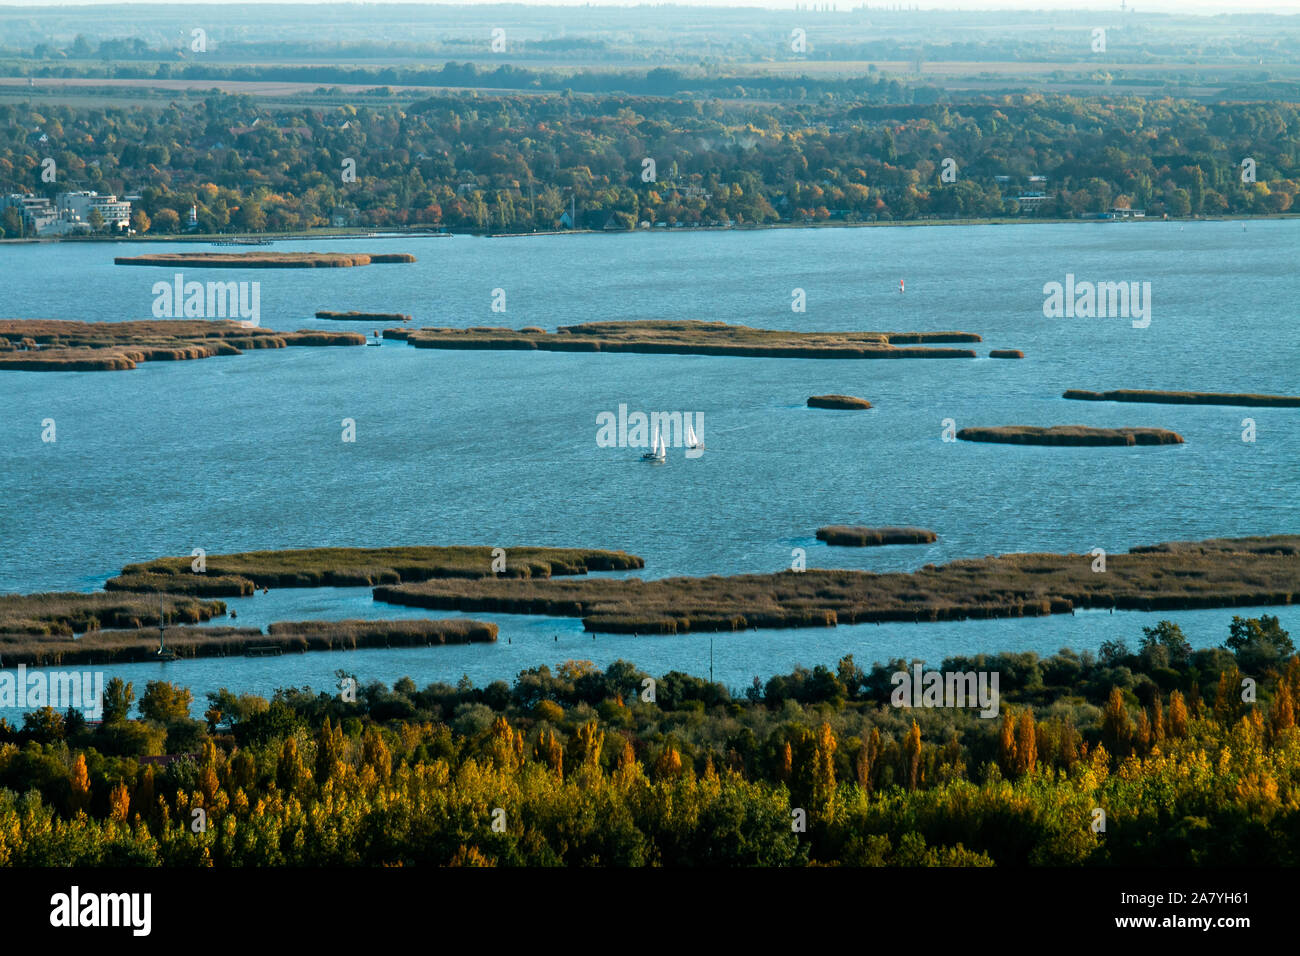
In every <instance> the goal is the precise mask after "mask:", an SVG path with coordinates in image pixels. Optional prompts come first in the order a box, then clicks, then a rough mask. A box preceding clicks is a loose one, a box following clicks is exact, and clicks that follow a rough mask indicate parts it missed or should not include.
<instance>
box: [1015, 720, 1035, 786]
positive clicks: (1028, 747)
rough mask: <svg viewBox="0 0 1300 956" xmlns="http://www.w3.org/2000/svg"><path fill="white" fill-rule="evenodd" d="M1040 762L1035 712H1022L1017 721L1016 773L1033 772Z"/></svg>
mask: <svg viewBox="0 0 1300 956" xmlns="http://www.w3.org/2000/svg"><path fill="white" fill-rule="evenodd" d="M1037 764H1038V735H1037V734H1036V733H1035V731H1034V712H1033V711H1032V710H1029V709H1026V710H1024V711H1022V712H1021V714H1020V720H1019V721H1018V722H1017V723H1016V773H1017V774H1026V773H1033V772H1034V767H1035V766H1036V765H1037Z"/></svg>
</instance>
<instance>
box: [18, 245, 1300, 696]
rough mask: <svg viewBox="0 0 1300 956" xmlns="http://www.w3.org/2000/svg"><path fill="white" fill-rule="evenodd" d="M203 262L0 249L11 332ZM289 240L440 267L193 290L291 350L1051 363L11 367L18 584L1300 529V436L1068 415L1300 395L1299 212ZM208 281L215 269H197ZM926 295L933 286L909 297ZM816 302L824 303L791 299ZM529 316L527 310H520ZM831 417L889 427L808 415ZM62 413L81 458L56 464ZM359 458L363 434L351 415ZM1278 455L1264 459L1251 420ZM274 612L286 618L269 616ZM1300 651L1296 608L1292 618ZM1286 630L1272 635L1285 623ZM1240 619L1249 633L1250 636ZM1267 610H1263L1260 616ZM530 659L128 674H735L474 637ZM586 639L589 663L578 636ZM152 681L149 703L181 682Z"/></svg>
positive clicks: (1028, 631) (1202, 417)
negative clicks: (515, 344)
mask: <svg viewBox="0 0 1300 956" xmlns="http://www.w3.org/2000/svg"><path fill="white" fill-rule="evenodd" d="M205 248H208V247H206V246H196V245H195V244H191V243H186V244H179V243H178V244H174V245H166V246H162V247H160V246H150V247H148V248H147V249H145V248H142V247H141V246H139V245H135V244H71V243H64V244H43V245H5V246H0V276H2V283H0V285H2V287H3V300H2V301H3V303H4V305H3V310H2V311H3V315H4V316H5V317H13V318H70V319H85V320H126V319H137V318H149V317H150V315H151V307H152V304H153V300H154V296H153V293H152V287H153V285H154V283H155V282H158V281H160V280H169V279H170V278H171V276H172V275H173V274H174V273H175V271H177V270H174V269H160V268H136V267H123V266H114V265H113V264H112V258H113V256H114V255H131V254H138V253H141V252H144V251H155V250H159V249H167V250H193V249H205ZM273 248H274V249H277V250H278V249H286V250H292V249H304V250H305V249H323V250H335V249H337V250H339V251H351V250H357V251H369V250H375V251H409V252H413V253H414V254H415V255H416V256H417V257H418V260H419V261H418V262H416V263H415V264H412V265H375V266H368V267H364V268H353V269H326V270H242V271H239V272H229V271H226V270H222V271H220V272H217V271H214V270H192V271H191V272H190V273H187V274H186V278H187V279H197V280H199V281H209V280H216V279H220V280H222V281H228V280H232V279H233V280H245V281H257V282H260V283H261V313H262V315H261V324H262V325H263V326H267V327H271V328H276V329H298V328H328V329H357V330H359V331H364V332H367V333H369V331H370V330H371V329H372V328H376V327H382V326H378V325H364V324H362V325H358V324H352V323H337V322H325V321H317V320H316V319H314V318H311V316H312V313H313V312H315V311H316V310H317V309H336V310H347V309H357V310H363V311H366V310H370V311H385V312H388V311H393V312H407V313H411V314H413V315H414V317H415V321H414V323H413V325H416V326H420V325H448V326H472V325H507V326H511V327H516V328H517V327H521V326H525V325H539V326H543V327H545V328H548V329H549V328H553V327H554V326H556V325H560V324H569V323H575V322H582V321H591V320H598V319H654V318H667V319H697V318H699V319H710V320H721V321H727V322H736V323H743V324H747V325H753V326H759V327H764V328H778V329H786V328H792V329H800V330H828V331H830V330H850V329H867V330H889V331H892V330H914V329H915V330H945V329H959V330H963V331H971V332H978V333H980V334H981V335H983V336H984V342H983V343H982V344H981V345H980V346H979V350H980V354H981V355H983V354H985V353H986V352H987V350H988V349H990V348H1019V349H1023V350H1024V351H1025V353H1026V356H1027V357H1026V358H1025V359H1024V360H1022V361H999V360H990V359H986V358H980V359H976V360H916V361H913V360H907V361H822V360H800V359H751V358H721V357H710V356H651V355H626V354H623V355H602V354H563V353H520V352H454V351H437V350H422V349H413V348H410V347H408V346H406V345H404V344H402V343H396V342H388V343H386V344H385V345H384V346H383V347H381V348H326V349H319V348H291V349H284V350H270V351H261V352H250V353H247V354H245V355H243V356H236V357H228V358H215V359H207V360H203V361H190V362H176V363H169V362H155V363H145V364H143V365H141V366H140V367H139V368H138V369H137V370H135V371H132V372H104V373H22V372H12V371H0V409H3V412H2V413H0V592H30V591H38V590H93V589H95V588H98V587H100V586H102V584H103V581H104V580H105V578H107V577H109V576H111V575H113V574H114V573H116V572H117V571H118V570H119V569H120V568H121V567H122V565H124V564H126V563H128V562H131V561H140V560H146V559H148V558H151V557H155V556H159V555H164V554H188V553H189V552H190V550H191V549H192V548H196V547H201V548H204V549H206V550H207V551H208V552H209V553H220V552H229V551H243V550H252V549H263V548H291V547H311V546H320V545H337V546H382V545H391V544H459V543H478V544H489V545H500V546H502V547H506V548H507V549H508V548H509V547H510V546H511V545H512V544H534V545H556V546H581V547H608V548H624V549H627V550H629V551H631V552H634V553H636V554H639V555H641V556H642V557H644V558H645V560H646V565H647V566H646V569H645V571H644V574H645V575H647V576H668V575H680V574H711V573H719V574H731V573H739V572H761V571H772V570H778V569H782V568H786V567H789V566H790V562H791V552H792V549H795V548H804V549H806V551H807V556H808V564H809V566H810V567H843V568H861V569H867V570H906V569H911V568H915V567H919V566H920V565H923V564H926V563H931V562H935V563H939V562H943V561H948V560H951V559H954V558H959V557H971V556H982V555H986V554H996V553H1002V552H1007V551H1074V552H1086V551H1088V550H1090V549H1092V548H1094V547H1101V548H1105V549H1107V550H1108V551H1119V550H1124V549H1127V548H1129V547H1131V546H1133V545H1138V544H1147V543H1153V542H1157V541H1167V540H1176V539H1194V538H1205V537H1217V536H1236V535H1248V534H1271V533H1281V532H1296V531H1298V530H1300V520H1297V519H1298V514H1300V512H1298V510H1297V504H1296V492H1297V487H1298V486H1300V482H1298V481H1297V462H1298V461H1300V427H1298V426H1300V409H1271V408H1253V409H1243V408H1226V407H1210V406H1200V407H1195V406H1186V407H1184V406H1159V405H1121V404H1114V403H1089V402H1067V401H1065V400H1063V399H1062V398H1061V397H1060V396H1061V392H1062V391H1064V390H1065V389H1066V388H1086V389H1095V390H1103V389H1110V388H1158V389H1191V390H1204V391H1253V392H1271V393H1288V394H1294V393H1295V392H1296V390H1297V381H1298V379H1300V376H1297V373H1296V368H1297V358H1298V357H1300V315H1298V314H1297V309H1296V302H1297V301H1298V300H1300V277H1298V276H1297V269H1296V266H1297V263H1300V221H1296V220H1289V221H1260V222H1255V221H1252V222H1250V223H1249V224H1247V225H1245V226H1243V224H1242V223H1234V222H1203V223H1185V224H1179V223H1154V222H1153V223H1109V224H1087V225H1084V224H1077V225H1065V224H1062V225H1055V224H1042V225H1038V224H1026V225H1013V226H1007V225H1001V226H951V227H939V226H936V227H924V228H874V229H803V230H793V229H790V230H767V231H754V232H731V231H729V232H674V233H671V234H665V233H653V232H651V233H637V234H623V235H574V236H552V237H530V238H513V239H484V238H471V237H455V238H450V239H448V238H441V239H412V238H402V239H365V240H360V239H358V240H350V241H346V242H330V243H325V244H312V243H293V242H285V243H277V244H276V245H275V246H274V247H273ZM180 271H184V270H183V269H182V270H180ZM1067 273H1072V274H1074V275H1075V277H1076V279H1077V280H1078V281H1085V280H1087V281H1115V282H1119V281H1135V282H1150V283H1151V290H1152V291H1151V295H1152V313H1151V315H1152V321H1151V324H1150V326H1149V327H1148V328H1145V329H1135V328H1133V327H1132V326H1131V323H1130V321H1129V320H1128V319H1124V318H1089V319H1084V318H1078V319H1047V318H1044V317H1043V313H1042V306H1043V299H1044V295H1043V285H1044V283H1047V282H1053V281H1057V282H1063V281H1064V280H1065V277H1066V275H1067ZM900 278H901V279H905V280H906V292H905V293H903V294H900V293H899V292H898V280H899V279H900ZM796 288H800V289H803V290H804V291H805V294H806V298H807V310H806V312H803V313H795V312H792V311H791V297H792V290H794V289H796ZM496 289H501V290H504V292H505V303H506V311H505V313H504V314H502V313H494V312H493V311H492V308H491V306H492V302H493V295H494V291H493V290H496ZM827 392H842V393H847V394H852V395H861V396H863V397H866V398H868V399H870V400H871V401H872V403H873V404H874V405H875V408H873V409H872V410H870V411H867V412H854V413H841V412H831V411H822V410H812V409H808V408H806V407H805V406H804V402H805V399H806V398H807V396H809V395H812V394H822V393H827ZM620 404H626V405H627V406H628V408H629V409H630V410H638V409H639V410H642V411H645V412H650V411H683V412H686V411H690V412H702V413H703V420H704V427H703V433H702V435H701V437H702V438H703V440H704V441H705V443H706V445H707V451H706V452H705V453H704V454H703V455H702V456H701V457H700V458H698V459H695V460H688V459H686V458H685V457H684V454H683V451H682V449H670V450H669V457H668V461H667V463H666V464H664V465H644V464H642V463H641V462H639V461H638V460H637V459H638V457H639V453H640V449H635V448H602V447H599V446H598V445H597V442H596V431H597V427H596V417H597V415H598V414H599V413H601V412H605V411H609V412H615V411H617V409H618V407H619V405H620ZM47 418H53V419H54V420H55V422H56V427H57V441H56V442H55V443H53V444H50V443H44V442H42V441H41V432H42V426H41V423H42V421H43V420H44V419H47ZM345 418H351V419H354V420H355V422H356V441H355V442H353V443H345V442H343V441H342V440H341V433H342V424H341V423H342V420H343V419H345ZM949 418H951V419H952V420H953V421H954V423H955V424H956V427H958V428H960V427H964V426H968V425H1005V424H1032V425H1053V424H1075V423H1078V424H1089V425H1103V426H1156V427H1164V428H1170V429H1173V430H1175V431H1178V432H1179V433H1181V434H1182V435H1183V436H1184V438H1186V440H1187V443H1186V444H1184V445H1180V446H1171V447H1160V448H1106V449H1071V448H1027V447H1015V446H1002V445H981V444H971V443H966V442H956V443H950V442H944V441H943V440H942V431H943V427H944V426H943V422H944V419H949ZM1244 418H1251V419H1253V420H1254V422H1255V428H1256V436H1257V437H1256V441H1254V442H1253V443H1248V442H1244V441H1242V431H1243V423H1242V421H1243V419H1244ZM831 523H854V524H858V523H860V524H871V525H882V524H912V525H918V526H921V527H926V528H931V529H933V530H934V531H936V532H937V533H938V535H939V540H938V541H937V542H936V543H935V544H933V545H928V546H919V547H894V548H873V549H843V548H836V549H831V548H827V547H826V546H824V545H821V544H820V543H818V542H817V541H815V539H814V537H813V534H814V532H815V530H816V528H817V527H819V526H820V525H823V524H831ZM259 602H261V603H260V604H259ZM233 606H235V607H236V608H238V613H239V621H238V623H240V624H250V623H251V624H264V623H266V622H269V621H271V620H286V619H303V618H310V617H336V616H353V617H383V616H407V617H417V616H423V613H422V612H418V611H413V610H412V609H402V608H389V607H386V606H383V605H375V604H374V603H373V602H372V601H371V600H370V598H369V593H368V591H366V590H365V589H341V590H339V591H337V592H334V591H315V590H284V591H279V592H273V593H272V594H270V595H266V596H262V595H259V596H258V597H256V598H252V599H246V600H245V601H241V602H233ZM1274 610H1276V612H1277V613H1279V614H1280V615H1281V616H1282V618H1283V622H1284V624H1286V625H1287V626H1290V627H1292V629H1293V630H1300V616H1298V615H1296V613H1295V611H1294V610H1293V609H1291V608H1280V609H1274ZM1271 612H1272V611H1270V613H1271ZM1232 613H1234V612H1232V611H1222V612H1219V611H1203V612H1195V613H1191V612H1180V613H1177V614H1174V615H1168V614H1165V615H1142V614H1115V615H1110V614H1103V615H1097V614H1080V615H1078V616H1076V617H1072V618H1054V619H1031V620H1015V621H996V622H955V623H951V624H926V625H892V626H884V627H879V628H878V627H874V626H870V627H844V628H838V629H833V630H828V631H811V630H800V631H761V632H749V633H744V634H726V635H716V636H715V637H714V639H713V642H714V667H715V675H716V676H717V677H719V679H723V680H726V681H727V682H728V683H730V684H731V685H732V686H744V685H747V684H748V683H749V680H750V678H751V677H752V676H753V675H756V674H757V675H761V676H768V675H770V674H772V673H777V672H781V671H786V670H789V668H790V667H791V666H793V664H794V663H795V662H802V663H804V664H806V665H809V666H811V665H812V664H816V663H833V662H834V660H835V659H836V658H838V657H839V656H840V655H841V654H843V653H850V652H851V653H853V654H854V655H855V657H856V658H857V659H858V660H859V661H861V662H870V661H872V660H882V661H883V660H887V659H889V658H892V657H896V656H903V657H913V656H915V657H923V658H927V659H929V660H932V661H937V660H938V659H940V658H941V657H943V656H945V655H946V654H959V653H975V652H979V651H996V650H1017V649H1033V650H1038V651H1040V652H1045V653H1050V652H1051V651H1054V650H1056V649H1057V648H1059V647H1062V646H1066V645H1068V646H1071V647H1074V648H1076V649H1080V650H1082V649H1095V648H1096V647H1097V646H1098V645H1099V644H1100V643H1101V641H1103V640H1105V639H1107V638H1110V637H1115V636H1124V637H1126V638H1127V639H1128V640H1129V642H1130V643H1131V644H1135V643H1136V641H1137V639H1138V637H1140V627H1141V626H1142V625H1143V624H1148V623H1151V622H1152V621H1153V620H1155V619H1157V618H1159V617H1163V616H1173V617H1175V618H1176V619H1178V620H1179V621H1180V622H1182V623H1183V624H1184V626H1185V628H1186V629H1187V630H1188V631H1189V635H1190V636H1191V637H1192V639H1193V643H1195V644H1197V645H1198V646H1208V645H1211V644H1217V643H1220V642H1221V641H1222V640H1223V638H1224V637H1226V630H1227V622H1228V621H1229V620H1230V619H1231V616H1232ZM1235 613H1246V612H1243V611H1242V610H1241V609H1237V610H1236V612H1235ZM1249 613H1259V610H1258V609H1256V610H1254V611H1251V612H1249ZM477 616H478V617H482V618H486V619H489V620H495V621H497V622H498V623H500V624H501V625H502V633H501V640H500V642H499V643H498V644H497V645H496V646H481V645H480V646H473V647H453V648H435V649H419V650H416V649H403V650H372V651H361V652H355V653H346V654H344V653H339V654H316V655H303V656H293V657H286V658H279V659H258V660H244V659H218V660H208V661H197V662H181V663H176V664H171V665H159V664H149V665H129V666H124V667H121V668H119V670H120V672H121V673H123V674H124V675H125V674H136V675H140V676H139V677H138V678H136V679H140V680H143V679H145V675H153V674H164V675H166V676H167V677H168V678H169V679H171V680H175V681H177V682H179V683H183V684H188V685H190V686H191V687H193V688H194V690H195V691H196V692H198V693H202V692H203V691H206V690H209V689H213V688H215V687H216V686H220V685H223V684H224V685H227V686H231V687H235V688H238V689H241V690H254V691H258V692H262V693H266V692H269V691H270V690H271V689H273V688H274V687H276V686H279V685H289V684H293V685H301V684H304V683H307V684H312V685H313V686H320V687H323V686H325V685H326V684H327V683H328V682H329V679H330V675H331V674H332V673H333V671H334V670H335V669H337V668H340V667H342V668H347V669H349V670H353V671H356V672H357V673H358V675H359V676H360V677H361V678H362V679H363V680H370V679H378V680H383V681H385V682H390V683H391V681H393V680H395V679H396V678H398V677H400V676H403V675H409V676H411V677H413V678H414V679H415V680H416V681H417V683H421V684H423V683H427V682H430V681H433V680H450V681H453V682H454V681H455V680H456V679H457V678H458V677H460V675H461V674H463V673H467V674H469V675H470V676H471V677H472V678H474V679H475V680H476V682H480V683H481V682H484V681H486V680H491V679H496V678H502V679H510V678H511V677H513V676H514V675H515V674H516V673H517V672H518V671H519V670H521V669H522V668H524V667H527V666H532V665H534V664H540V663H547V664H550V665H552V666H554V665H555V664H556V663H558V662H559V661H562V660H565V659H567V658H570V657H582V658H587V659H591V660H595V661H598V662H600V661H609V660H613V659H615V658H618V657H623V658H626V659H630V660H633V661H634V662H636V663H637V664H638V665H640V666H642V667H643V668H645V669H647V670H650V671H652V672H662V671H666V670H670V669H674V668H675V669H680V670H686V671H691V672H693V673H698V674H707V672H708V646H709V637H708V636H707V635H685V636H682V637H674V638H662V637H659V638H636V637H626V636H620V637H614V636H601V637H599V638H598V639H596V640H594V641H593V640H592V639H591V636H590V635H584V634H583V633H582V632H581V626H580V624H579V623H578V622H576V621H569V620H563V619H533V618H527V617H510V616H495V615H477ZM556 636H558V637H559V640H558V641H556V640H554V638H555V637H556ZM150 679H152V678H150Z"/></svg>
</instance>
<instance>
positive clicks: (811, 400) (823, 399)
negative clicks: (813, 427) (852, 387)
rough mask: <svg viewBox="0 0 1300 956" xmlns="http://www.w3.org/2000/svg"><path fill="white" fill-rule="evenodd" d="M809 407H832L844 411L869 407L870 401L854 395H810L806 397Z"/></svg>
mask: <svg viewBox="0 0 1300 956" xmlns="http://www.w3.org/2000/svg"><path fill="white" fill-rule="evenodd" d="M808 407H809V408H834V409H841V410H844V411H852V410H855V409H863V408H870V407H871V403H870V402H869V401H867V400H866V399H865V398H858V397H857V396H856V395H810V396H809V397H808Z"/></svg>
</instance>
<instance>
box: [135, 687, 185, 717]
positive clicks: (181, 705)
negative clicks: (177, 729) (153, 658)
mask: <svg viewBox="0 0 1300 956" xmlns="http://www.w3.org/2000/svg"><path fill="white" fill-rule="evenodd" d="M192 703H194V696H193V695H192V694H191V693H190V691H189V688H187V687H177V686H176V685H175V684H172V683H169V682H168V681H163V680H151V681H149V683H147V684H145V688H144V696H143V697H141V698H140V716H142V717H144V718H145V719H146V720H153V721H156V722H157V723H160V724H170V723H172V722H173V721H177V720H186V719H188V718H189V716H190V705H191V704H192Z"/></svg>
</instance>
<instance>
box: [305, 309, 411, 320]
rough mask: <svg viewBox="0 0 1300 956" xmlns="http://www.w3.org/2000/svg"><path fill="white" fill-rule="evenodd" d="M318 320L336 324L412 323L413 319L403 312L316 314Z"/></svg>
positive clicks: (328, 312)
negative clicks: (330, 320)
mask: <svg viewBox="0 0 1300 956" xmlns="http://www.w3.org/2000/svg"><path fill="white" fill-rule="evenodd" d="M316 318H318V319H332V320H333V321H335V322H410V321H411V317H410V316H409V315H404V314H403V313H401V312H330V311H326V310H323V311H320V312H317V313H316Z"/></svg>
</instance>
